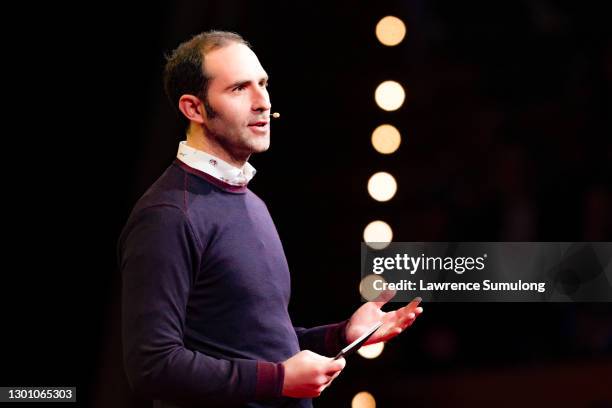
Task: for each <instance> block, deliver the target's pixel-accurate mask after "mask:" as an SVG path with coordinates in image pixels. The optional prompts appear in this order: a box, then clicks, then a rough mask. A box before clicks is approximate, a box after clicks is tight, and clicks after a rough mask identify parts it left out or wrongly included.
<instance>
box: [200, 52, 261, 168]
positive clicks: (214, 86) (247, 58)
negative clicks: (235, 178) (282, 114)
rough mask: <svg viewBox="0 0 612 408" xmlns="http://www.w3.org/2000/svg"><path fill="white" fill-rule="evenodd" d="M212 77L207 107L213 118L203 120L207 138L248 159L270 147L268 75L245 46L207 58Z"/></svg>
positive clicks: (208, 70)
mask: <svg viewBox="0 0 612 408" xmlns="http://www.w3.org/2000/svg"><path fill="white" fill-rule="evenodd" d="M205 67H206V74H207V76H208V77H209V78H211V80H210V82H209V87H208V98H207V99H208V104H209V106H210V108H211V109H212V111H214V113H213V115H211V114H210V112H208V113H207V117H206V118H205V121H204V130H205V133H206V135H207V136H208V137H209V138H210V139H212V141H213V142H215V143H218V144H219V145H220V147H222V148H223V149H224V150H225V151H226V152H227V153H228V154H229V155H230V156H232V157H233V158H237V159H244V160H246V159H248V156H249V155H250V154H251V153H258V152H263V151H266V150H267V149H268V147H269V146H270V123H269V121H270V119H269V115H270V96H269V95H268V90H267V85H268V75H267V74H266V71H264V69H263V67H262V66H261V64H260V63H259V60H258V59H257V56H256V55H255V53H253V51H251V49H250V48H249V47H247V46H246V45H244V44H238V43H232V44H230V45H228V46H225V47H222V48H219V49H216V50H214V51H212V52H210V53H208V55H206V58H205Z"/></svg>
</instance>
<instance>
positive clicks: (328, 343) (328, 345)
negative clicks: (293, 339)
mask: <svg viewBox="0 0 612 408" xmlns="http://www.w3.org/2000/svg"><path fill="white" fill-rule="evenodd" d="M347 324H348V320H345V321H343V322H340V323H334V324H328V325H325V326H317V327H312V328H309V329H306V328H303V327H294V329H295V333H296V334H297V336H298V340H299V342H300V349H302V350H310V351H313V352H315V353H317V354H321V355H324V356H329V357H333V356H334V355H336V354H338V352H339V351H340V350H342V348H344V347H345V346H346V345H347V344H348V343H347V341H346V333H345V330H346V325H347Z"/></svg>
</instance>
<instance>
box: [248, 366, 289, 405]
mask: <svg viewBox="0 0 612 408" xmlns="http://www.w3.org/2000/svg"><path fill="white" fill-rule="evenodd" d="M284 381H285V366H284V365H283V364H282V363H270V362H267V361H258V362H257V383H256V384H255V399H256V400H266V399H272V398H278V397H280V396H281V395H282V392H283V383H284Z"/></svg>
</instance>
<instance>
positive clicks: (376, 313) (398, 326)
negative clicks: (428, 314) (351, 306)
mask: <svg viewBox="0 0 612 408" xmlns="http://www.w3.org/2000/svg"><path fill="white" fill-rule="evenodd" d="M393 296H395V291H385V292H382V293H381V295H380V297H379V298H378V299H377V300H374V301H372V302H368V303H365V304H364V305H362V306H361V307H360V308H359V309H357V311H355V313H353V316H351V319H350V320H349V323H348V325H347V326H346V333H345V334H346V340H347V341H348V342H349V344H350V343H352V342H353V341H355V340H356V339H358V338H359V337H360V336H361V335H362V334H363V333H365V332H366V331H367V330H368V329H369V328H370V327H372V326H373V325H374V324H376V323H377V322H380V321H382V322H383V325H382V326H381V327H380V329H378V330H377V331H376V333H374V334H373V335H372V337H370V338H369V339H368V341H366V342H365V344H364V345H368V344H374V343H378V342H381V341H388V340H390V339H392V338H393V337H395V336H397V335H398V334H400V333H401V332H402V331H404V330H406V329H407V328H408V327H410V325H412V323H414V321H415V319H416V318H417V316H418V315H420V314H421V313H423V308H422V307H416V304H415V303H413V302H410V303H409V304H408V305H406V306H404V307H402V308H399V309H397V310H393V311H391V312H383V311H382V310H380V308H381V307H382V306H383V305H384V304H385V303H387V302H388V301H389V300H391V299H392V298H393Z"/></svg>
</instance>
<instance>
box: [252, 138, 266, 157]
mask: <svg viewBox="0 0 612 408" xmlns="http://www.w3.org/2000/svg"><path fill="white" fill-rule="evenodd" d="M251 147H252V150H253V153H263V152H265V151H266V150H268V149H269V148H270V135H268V136H262V138H261V139H260V140H256V141H255V142H254V143H253V144H252V145H251Z"/></svg>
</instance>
